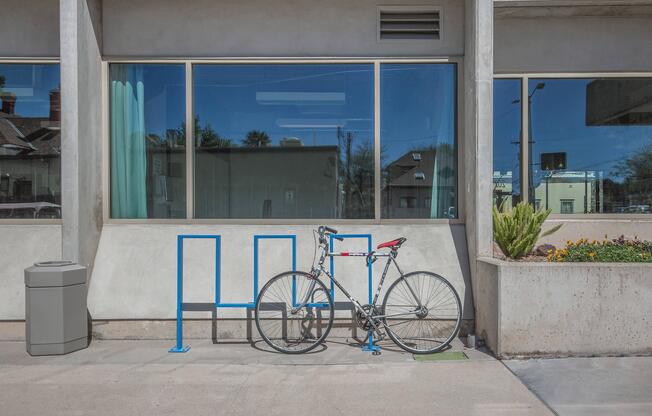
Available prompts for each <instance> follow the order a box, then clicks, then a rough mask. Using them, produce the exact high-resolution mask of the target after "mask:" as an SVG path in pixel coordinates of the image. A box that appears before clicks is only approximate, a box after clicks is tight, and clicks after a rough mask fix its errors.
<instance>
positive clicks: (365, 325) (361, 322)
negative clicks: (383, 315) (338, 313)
mask: <svg viewBox="0 0 652 416" xmlns="http://www.w3.org/2000/svg"><path fill="white" fill-rule="evenodd" d="M362 311H364V312H366V313H367V315H365V314H364V313H363V312H362ZM362 311H360V310H358V311H356V313H355V324H356V325H357V326H358V328H360V329H363V330H364V331H370V330H372V329H376V328H380V327H382V322H381V320H380V319H379V318H375V316H378V315H380V311H379V310H378V308H376V307H374V306H372V305H363V306H362Z"/></svg>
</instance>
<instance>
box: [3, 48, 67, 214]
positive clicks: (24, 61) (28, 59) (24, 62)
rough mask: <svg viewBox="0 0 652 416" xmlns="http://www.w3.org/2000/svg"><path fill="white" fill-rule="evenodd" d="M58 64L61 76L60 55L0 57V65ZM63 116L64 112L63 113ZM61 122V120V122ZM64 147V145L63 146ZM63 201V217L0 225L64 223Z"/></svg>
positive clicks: (61, 175)
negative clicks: (48, 56) (51, 56)
mask: <svg viewBox="0 0 652 416" xmlns="http://www.w3.org/2000/svg"><path fill="white" fill-rule="evenodd" d="M5 64H8V65H11V64H17V65H58V66H59V77H61V60H60V59H59V57H53V58H36V57H26V58H6V59H5V58H0V65H5ZM59 83H61V78H59ZM62 117H63V114H62ZM60 123H61V122H60ZM62 148H63V146H62ZM59 175H60V177H63V163H61V171H60V172H59ZM63 205H64V204H63V201H62V203H61V218H49V219H45V218H0V225H62V224H63V210H64V206H63Z"/></svg>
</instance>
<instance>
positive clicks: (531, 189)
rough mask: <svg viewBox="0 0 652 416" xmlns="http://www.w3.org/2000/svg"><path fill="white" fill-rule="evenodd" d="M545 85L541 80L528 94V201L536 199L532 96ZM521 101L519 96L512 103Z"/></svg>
mask: <svg viewBox="0 0 652 416" xmlns="http://www.w3.org/2000/svg"><path fill="white" fill-rule="evenodd" d="M545 87H546V83H545V82H539V83H538V84H537V85H536V86H535V87H534V89H533V90H532V92H531V93H529V94H528V97H527V103H528V106H527V121H528V123H527V132H528V152H527V153H528V161H527V162H528V169H527V177H528V181H527V182H528V183H527V186H528V199H529V201H528V202H534V200H535V198H534V181H533V180H532V179H533V177H532V167H533V166H534V163H533V161H532V145H533V144H534V143H535V142H534V139H533V138H532V97H534V94H536V93H537V91H538V90H542V89H544V88H545ZM520 102H521V99H520V98H517V99H515V100H514V101H512V104H518V103H520ZM522 116H523V115H521V117H522ZM521 126H522V124H521ZM522 137H523V129H522V128H521V138H522ZM512 143H514V144H519V145H520V144H521V142H520V141H518V142H512ZM521 154H522V151H521Z"/></svg>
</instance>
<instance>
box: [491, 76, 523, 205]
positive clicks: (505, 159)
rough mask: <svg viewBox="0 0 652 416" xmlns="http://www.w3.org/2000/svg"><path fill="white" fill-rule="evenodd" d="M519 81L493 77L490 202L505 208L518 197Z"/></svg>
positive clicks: (519, 141)
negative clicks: (492, 168) (492, 155)
mask: <svg viewBox="0 0 652 416" xmlns="http://www.w3.org/2000/svg"><path fill="white" fill-rule="evenodd" d="M520 149H521V81H520V80H518V79H496V80H494V149H493V151H494V175H493V177H494V178H493V179H494V185H493V201H494V205H495V206H497V207H500V208H501V209H502V210H507V209H509V208H510V207H512V206H514V205H515V204H517V203H518V202H519V201H520V199H521V191H520V186H521V181H520V173H519V172H520V170H519V169H520V163H519V157H520Z"/></svg>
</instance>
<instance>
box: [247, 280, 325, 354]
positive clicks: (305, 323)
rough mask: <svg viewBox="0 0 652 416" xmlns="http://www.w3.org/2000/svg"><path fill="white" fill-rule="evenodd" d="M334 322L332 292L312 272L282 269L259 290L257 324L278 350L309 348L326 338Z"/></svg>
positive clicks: (289, 352)
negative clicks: (284, 270) (285, 270)
mask: <svg viewBox="0 0 652 416" xmlns="http://www.w3.org/2000/svg"><path fill="white" fill-rule="evenodd" d="M301 305H303V306H301ZM300 306H301V307H300ZM332 326H333V302H332V300H331V295H330V292H329V291H328V289H327V288H326V286H325V285H324V284H323V283H322V282H321V281H320V280H319V279H316V278H315V277H314V276H313V275H311V274H308V273H304V272H292V271H290V272H285V273H281V274H279V275H278V276H275V277H273V278H272V279H271V280H270V281H269V282H267V284H266V285H265V286H264V287H263V289H262V290H261V291H260V293H259V294H258V299H257V300H256V327H257V328H258V332H259V333H260V336H261V337H262V338H263V340H265V342H266V343H267V344H268V345H269V346H270V347H272V348H274V349H275V350H277V351H280V352H283V353H286V354H301V353H304V352H308V351H310V350H312V349H313V348H315V347H316V346H318V345H319V344H321V343H322V342H323V341H324V339H326V337H327V336H328V333H329V332H330V330H331V327H332Z"/></svg>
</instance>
